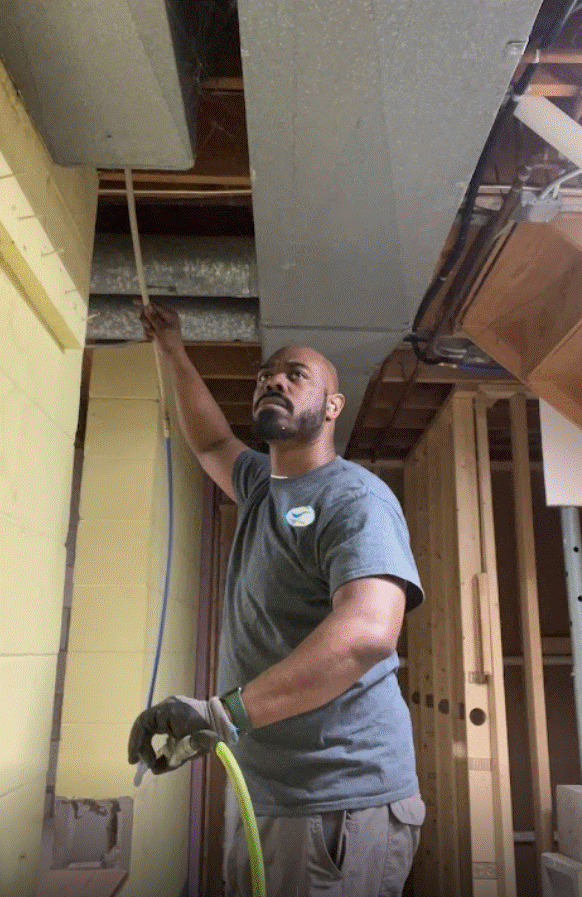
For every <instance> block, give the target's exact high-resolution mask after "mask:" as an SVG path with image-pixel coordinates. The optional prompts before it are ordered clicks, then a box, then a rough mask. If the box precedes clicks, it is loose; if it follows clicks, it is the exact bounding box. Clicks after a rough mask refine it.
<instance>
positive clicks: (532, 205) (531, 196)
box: [512, 190, 563, 224]
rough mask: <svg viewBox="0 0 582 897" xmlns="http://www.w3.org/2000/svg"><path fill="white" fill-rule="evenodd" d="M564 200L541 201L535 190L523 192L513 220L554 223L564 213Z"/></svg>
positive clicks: (549, 198) (547, 199)
mask: <svg viewBox="0 0 582 897" xmlns="http://www.w3.org/2000/svg"><path fill="white" fill-rule="evenodd" d="M562 205H563V203H562V200H561V199H560V197H559V196H558V197H557V198H556V199H554V198H553V197H550V196H548V197H546V198H544V199H540V197H539V196H538V194H536V193H534V191H533V190H522V191H521V196H520V201H519V205H518V206H516V208H515V210H514V212H513V214H512V218H514V219H515V220H516V221H531V222H533V223H536V224H544V223H545V222H546V221H552V220H553V219H554V218H555V217H556V215H558V214H559V213H560V212H561V211H562Z"/></svg>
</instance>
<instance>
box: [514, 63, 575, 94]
mask: <svg viewBox="0 0 582 897" xmlns="http://www.w3.org/2000/svg"><path fill="white" fill-rule="evenodd" d="M526 93H527V94H529V95H530V96H534V97H575V96H578V94H579V93H580V84H576V83H573V84H572V83H566V82H564V80H563V79H562V78H557V77H556V76H555V75H554V74H552V72H550V71H548V70H547V69H545V68H544V67H543V66H540V68H538V69H537V71H536V72H535V74H534V76H533V78H532V79H531V81H530V83H529V86H528V88H527V90H526Z"/></svg>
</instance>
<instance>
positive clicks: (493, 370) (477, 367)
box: [456, 364, 507, 377]
mask: <svg viewBox="0 0 582 897" xmlns="http://www.w3.org/2000/svg"><path fill="white" fill-rule="evenodd" d="M456 367H457V368H458V369H459V370H460V371H480V372H481V373H483V374H499V375H505V376H506V377H507V371H506V370H505V368H501V367H486V366H485V365H483V364H457V365H456Z"/></svg>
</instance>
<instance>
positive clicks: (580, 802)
mask: <svg viewBox="0 0 582 897" xmlns="http://www.w3.org/2000/svg"><path fill="white" fill-rule="evenodd" d="M556 815H557V819H558V846H559V848H560V853H561V854H564V856H567V857H571V858H572V859H574V860H578V861H579V862H582V785H558V786H557V788H556Z"/></svg>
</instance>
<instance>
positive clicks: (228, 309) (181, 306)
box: [86, 293, 259, 345]
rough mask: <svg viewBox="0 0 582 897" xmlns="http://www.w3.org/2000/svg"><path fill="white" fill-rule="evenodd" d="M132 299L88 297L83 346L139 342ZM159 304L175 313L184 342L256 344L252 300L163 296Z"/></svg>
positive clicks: (256, 315)
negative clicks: (178, 317) (100, 343)
mask: <svg viewBox="0 0 582 897" xmlns="http://www.w3.org/2000/svg"><path fill="white" fill-rule="evenodd" d="M135 295H137V294H135V293H134V294H133V296H135ZM133 296H131V297H129V296H122V297H119V296H117V297H116V296H94V295H92V296H91V298H90V300H89V315H88V320H87V337H86V343H87V345H91V344H92V343H99V342H117V341H124V342H141V341H143V339H144V334H143V328H142V326H141V324H140V321H139V317H138V310H137V308H136V305H135V300H134V298H133ZM163 302H164V305H167V306H170V307H171V308H175V309H176V311H177V312H178V314H179V316H180V322H181V324H182V334H183V336H184V339H185V340H186V341H187V342H196V341H216V342H235V341H241V342H258V339H259V304H258V302H257V300H256V299H225V298H223V299H219V298H216V297H215V298H200V297H197V298H195V299H193V298H176V297H175V296H164V299H163Z"/></svg>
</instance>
